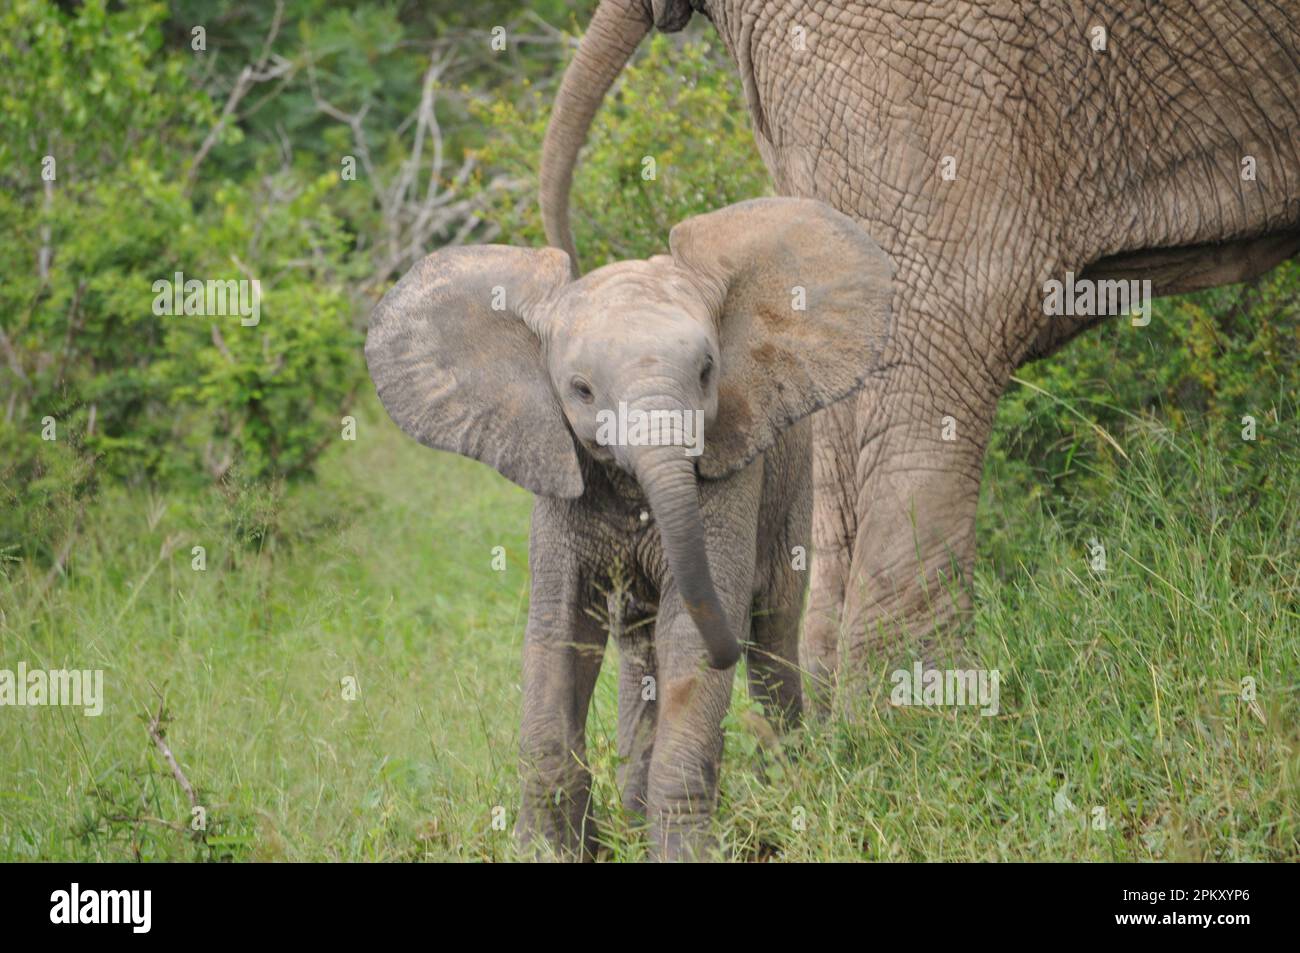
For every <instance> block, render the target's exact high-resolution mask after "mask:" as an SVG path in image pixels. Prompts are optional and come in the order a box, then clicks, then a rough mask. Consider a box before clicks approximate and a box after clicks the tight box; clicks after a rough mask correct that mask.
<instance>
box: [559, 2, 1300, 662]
mask: <svg viewBox="0 0 1300 953" xmlns="http://www.w3.org/2000/svg"><path fill="white" fill-rule="evenodd" d="M692 12H702V13H704V14H705V15H707V16H708V17H709V19H711V20H712V22H713V24H714V26H715V27H716V29H717V32H718V35H719V36H720V37H721V38H722V41H723V42H724V43H725V45H726V47H727V49H728V50H729V51H730V54H731V57H732V59H733V60H734V61H735V63H736V65H737V67H738V69H739V71H740V76H741V79H742V81H743V84H744V88H745V93H746V96H747V99H748V103H749V108H750V113H751V118H752V120H753V125H754V129H755V136H756V140H757V143H758V148H759V151H760V153H761V154H762V157H763V160H764V162H765V163H766V164H767V167H768V169H769V171H770V172H771V174H772V177H773V179H774V181H775V184H776V187H777V190H778V191H779V192H780V193H782V194H786V195H798V196H810V197H815V198H819V199H821V200H823V201H825V202H827V203H829V204H831V205H833V206H834V207H836V208H838V209H839V210H841V211H843V212H845V213H847V214H849V215H851V216H853V217H854V218H855V219H856V220H858V221H859V222H861V223H862V224H863V226H864V227H865V228H866V229H867V230H868V231H869V232H870V233H871V234H872V236H873V237H875V238H876V239H877V240H878V241H879V242H880V244H881V246H882V247H883V248H884V249H885V251H886V252H888V253H889V255H890V256H891V257H892V258H893V259H894V261H895V262H896V263H897V265H898V269H899V270H898V276H897V278H898V280H897V284H896V286H895V287H896V296H895V298H894V302H893V305H894V314H895V321H896V326H895V332H894V333H893V335H892V336H891V338H890V343H889V348H888V350H887V353H886V354H885V355H884V358H883V360H882V362H881V364H880V367H879V368H878V373H876V374H874V375H873V377H872V379H871V380H870V381H869V382H868V384H867V386H866V387H865V388H864V389H863V390H862V391H861V393H860V394H859V396H858V397H856V398H855V399H854V400H850V401H845V402H843V403H842V404H840V405H838V406H836V407H833V408H831V409H829V410H827V411H826V412H824V413H821V414H818V415H817V416H816V417H815V418H814V420H813V432H814V454H815V456H814V471H815V496H816V500H815V513H814V518H813V542H814V548H815V559H814V562H813V570H812V594H811V598H810V603H809V618H808V620H807V621H806V623H805V636H804V645H803V648H802V653H803V662H804V664H805V665H806V666H807V668H808V669H809V670H810V671H811V672H812V673H813V674H814V675H815V676H830V675H831V674H832V673H834V672H835V671H836V669H837V667H838V669H839V675H840V681H841V682H844V681H845V680H846V679H847V677H848V676H850V675H852V674H856V673H861V672H864V671H865V670H866V667H867V665H868V662H869V660H870V659H871V658H872V657H875V656H878V655H879V654H880V653H881V652H882V651H898V650H899V649H900V647H901V648H902V650H903V651H906V652H907V653H908V654H911V653H914V652H916V651H918V650H919V651H921V652H929V651H931V649H932V648H933V642H934V641H935V640H936V639H937V638H938V636H939V635H941V634H942V633H944V632H945V631H947V632H951V631H953V630H954V627H953V625H952V623H953V622H954V621H956V620H957V619H958V618H960V617H961V615H962V614H963V610H965V609H966V608H967V607H968V606H969V595H968V590H967V588H966V585H965V581H966V580H968V577H969V573H970V569H971V563H972V559H973V555H974V548H975V541H974V528H975V508H976V501H977V499H978V497H979V485H980V476H981V470H982V464H983V456H984V449H985V445H986V442H987V440H988V436H989V431H990V428H991V425H992V421H993V416H994V410H995V408H996V405H997V401H998V398H999V396H1000V395H1001V394H1002V393H1003V391H1004V390H1005V388H1006V387H1007V385H1008V381H1009V378H1010V376H1011V374H1012V373H1013V372H1014V370H1015V368H1016V367H1017V366H1019V365H1020V364H1022V363H1024V362H1025V361H1027V360H1031V359H1034V358H1038V357H1042V356H1045V355H1047V354H1050V353H1051V352H1052V351H1053V350H1055V349H1056V348H1057V347H1059V346H1060V345H1061V344H1062V343H1063V342H1065V341H1067V340H1068V339H1070V338H1071V337H1073V336H1074V335H1075V334H1077V333H1078V332H1080V331H1081V330H1083V329H1084V328H1085V327H1087V326H1089V325H1091V324H1093V323H1095V321H1096V320H1098V319H1091V318H1063V317H1047V316H1045V315H1044V313H1043V307H1042V302H1043V286H1044V282H1045V281H1047V280H1048V279H1057V280H1063V279H1064V277H1065V273H1066V272H1067V271H1073V272H1074V273H1075V274H1076V275H1084V276H1086V277H1089V278H1098V279H1100V278H1113V277H1123V278H1148V279H1151V281H1152V282H1153V289H1154V292H1155V294H1157V295H1161V294H1175V293H1181V292H1185V291H1192V290H1197V289H1201V288H1208V287H1212V286H1215V285H1220V284H1227V283H1231V282H1235V281H1242V280H1246V279H1248V278H1251V277H1253V276H1256V275H1259V274H1261V273H1262V272H1264V271H1266V270H1267V269H1269V268H1271V267H1273V265H1275V264H1276V263H1277V262H1279V261H1281V260H1282V259H1284V258H1287V257H1290V256H1291V255H1293V254H1295V253H1296V250H1297V248H1298V247H1300V239H1298V238H1297V232H1298V229H1300V114H1298V112H1297V110H1300V32H1298V31H1300V17H1297V15H1296V13H1297V11H1296V10H1295V8H1294V5H1293V4H1287V3H1274V2H1263V0H1217V2H1211V0H1198V2H1186V3H1177V4H1150V3H1137V2H1119V3H1105V4H1103V3H1088V2H1071V0H1051V2H1046V0H1043V2H1010V0H1005V2H986V0H982V2H978V3H970V2H954V0H950V2H939V3H934V2H905V0H892V2H890V0H881V2H875V3H868V2H853V0H836V2H834V3H831V2H806V0H805V2H790V0H785V2H770V0H703V2H695V3H687V2H684V0H654V2H650V0H604V2H603V3H602V4H601V5H600V7H599V8H598V10H597V12H596V14H595V16H594V18H593V20H592V22H591V25H590V27H589V29H588V31H587V33H586V35H585V36H584V37H583V40H582V43H581V45H580V48H579V51H578V54H577V56H576V58H575V60H574V62H573V64H572V65H571V66H570V68H569V70H568V72H567V74H566V75H565V77H564V83H563V85H562V88H561V91H560V93H559V95H558V98H557V100H556V103H555V107H554V112H553V115H552V120H551V127H550V129H549V130H548V133H547V139H546V143H545V147H544V150H543V156H542V209H543V214H544V218H545V221H546V227H547V236H548V239H549V240H550V241H551V243H552V244H554V245H557V246H558V247H561V248H565V249H566V250H568V251H569V252H570V253H571V254H573V253H574V248H573V241H572V236H571V232H570V228H569V219H568V214H569V213H568V204H569V189H570V182H571V178H572V174H573V168H574V163H575V161H576V157H577V152H578V148H579V147H580V145H581V143H582V141H583V139H584V137H585V135H586V132H587V128H588V126H589V124H590V122H591V120H592V118H593V116H594V114H595V112H596V109H597V107H598V105H599V103H600V100H601V98H602V96H603V95H604V93H605V91H606V90H607V89H608V87H609V85H610V84H611V82H612V81H613V80H614V79H615V77H616V76H617V75H618V73H619V71H620V70H621V69H622V67H623V65H624V64H625V63H626V61H627V59H628V58H629V57H630V56H631V54H632V52H633V51H634V50H635V48H636V46H637V44H638V42H639V41H640V39H641V38H642V37H643V36H644V35H645V34H646V32H647V31H648V30H649V29H650V28H651V26H652V24H653V25H655V26H657V27H658V28H659V29H663V30H675V29H680V28H681V27H682V26H684V25H685V23H686V21H687V20H688V19H689V18H690V16H691V14H692ZM1095 26H1104V27H1106V28H1107V30H1108V34H1109V35H1108V42H1107V50H1106V51H1105V52H1099V51H1096V50H1094V49H1093V48H1092V44H1091V40H1092V37H1093V34H1092V32H1091V30H1092V28H1093V27H1095ZM796 27H798V28H802V39H803V46H804V48H803V49H802V50H800V49H798V48H796V39H797V38H798V37H797V35H796ZM946 156H951V157H952V158H953V159H954V160H955V163H956V166H955V171H956V178H955V180H953V181H945V180H944V179H943V177H942V176H941V174H940V172H941V168H942V163H943V161H944V157H946ZM1246 156H1253V157H1254V160H1255V164H1256V168H1257V179H1256V181H1243V179H1242V176H1241V170H1242V162H1243V158H1244V157H1246ZM574 258H575V261H576V255H575V256H574ZM1133 333H1135V334H1138V333H1142V332H1141V330H1140V329H1139V328H1134V329H1133ZM948 415H951V416H952V417H953V418H954V419H955V421H956V437H957V439H956V440H955V441H951V442H947V441H944V440H943V439H942V424H941V421H942V419H943V418H944V417H945V416H948ZM954 582H955V584H954ZM828 680H829V679H828Z"/></svg>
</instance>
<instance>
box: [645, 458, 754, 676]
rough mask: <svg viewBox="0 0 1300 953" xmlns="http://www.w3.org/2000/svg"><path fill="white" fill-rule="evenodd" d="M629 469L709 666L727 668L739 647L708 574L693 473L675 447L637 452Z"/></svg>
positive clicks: (707, 560) (688, 462) (735, 656)
mask: <svg viewBox="0 0 1300 953" xmlns="http://www.w3.org/2000/svg"><path fill="white" fill-rule="evenodd" d="M633 469H634V471H635V472H636V477H637V480H638V481H639V482H640V484H641V488H642V489H643V490H644V491H645V494H646V498H647V499H648V500H649V501H650V509H651V510H653V511H654V517H655V523H656V524H657V525H658V527H659V536H660V538H661V539H662V540H663V546H664V555H665V556H666V557H667V559H668V568H669V570H670V571H671V572H672V575H673V581H674V582H675V583H676V585H677V591H678V593H680V594H681V597H682V602H683V604H684V605H685V606H686V611H687V612H689V613H690V616H691V619H692V621H694V623H695V627H696V628H697V629H699V632H700V637H701V638H702V639H703V640H704V649H705V651H706V652H707V653H708V657H709V665H710V666H711V667H713V668H715V669H728V668H731V667H732V666H733V665H735V664H736V662H737V661H738V660H739V659H740V643H739V642H738V641H737V639H736V635H735V632H734V630H733V629H732V628H731V626H730V625H729V624H728V622H727V616H726V613H725V612H724V611H723V609H722V603H721V602H720V601H719V599H718V592H717V589H716V588H715V587H714V585H713V575H712V573H711V572H710V571H709V558H708V552H707V550H706V549H705V545H704V524H703V521H702V520H701V518H700V501H699V489H698V487H697V486H696V482H695V468H694V467H693V466H692V465H691V461H690V458H689V457H687V456H686V455H685V454H684V453H683V452H682V448H681V447H675V446H667V447H643V448H639V452H638V453H637V454H636V455H635V456H634V457H633Z"/></svg>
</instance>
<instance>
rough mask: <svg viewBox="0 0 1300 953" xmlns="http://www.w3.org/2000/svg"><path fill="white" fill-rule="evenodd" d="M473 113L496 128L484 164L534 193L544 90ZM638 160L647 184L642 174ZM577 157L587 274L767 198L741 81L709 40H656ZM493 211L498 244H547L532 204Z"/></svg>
mask: <svg viewBox="0 0 1300 953" xmlns="http://www.w3.org/2000/svg"><path fill="white" fill-rule="evenodd" d="M471 111H472V114H473V115H474V116H475V117H477V118H478V119H480V120H481V121H482V122H483V123H485V124H486V125H487V126H488V127H489V128H490V129H491V130H492V132H491V135H490V136H489V139H488V141H487V143H486V144H485V145H484V146H483V147H482V149H481V150H480V151H479V153H478V155H479V158H480V159H481V160H482V161H483V164H484V166H486V167H487V168H490V169H500V170H503V171H504V172H505V173H506V174H508V175H510V176H513V177H517V178H519V179H522V180H524V181H525V182H528V183H529V186H530V193H531V194H532V195H536V182H537V163H538V157H539V156H540V155H541V143H542V137H543V135H544V134H545V131H546V122H547V120H548V118H549V116H550V99H549V95H547V94H544V93H542V92H540V91H536V90H534V91H532V92H530V93H529V94H528V95H526V96H522V97H519V98H518V101H515V100H509V99H496V100H489V101H476V102H475V103H474V105H473V107H472V110H471ZM646 159H652V160H653V161H654V165H655V168H654V178H653V179H647V178H646V177H644V176H645V174H646V171H647V169H648V165H647V163H646V162H645V160H646ZM580 162H581V167H580V169H579V171H578V174H577V175H576V176H575V181H574V194H573V223H574V237H575V241H576V242H577V247H578V251H579V254H580V255H581V256H582V258H583V262H582V264H583V268H584V270H589V269H591V268H595V267H598V266H599V265H602V264H607V263H609V262H611V261H618V260H621V259H626V258H646V257H649V256H650V255H655V254H663V253H664V252H666V251H667V249H668V232H669V231H670V230H671V229H672V227H673V226H674V225H676V224H677V223H678V222H680V221H681V220H682V219H684V218H689V217H691V216H692V215H699V214H702V213H704V212H710V211H713V210H714V209H717V208H721V207H722V206H725V205H730V204H731V203H733V202H739V201H742V200H744V199H748V198H754V197H756V196H759V195H764V194H767V193H769V192H770V185H769V183H768V179H767V173H766V172H765V170H764V169H763V165H762V162H761V161H760V159H759V157H758V152H757V150H756V149H755V146H754V141H753V137H752V134H751V133H750V128H749V121H748V112H747V110H746V107H745V100H744V96H743V95H742V93H741V91H740V86H739V80H738V79H737V78H736V76H735V71H734V70H733V69H731V68H730V67H729V66H728V64H727V63H726V62H725V60H724V59H723V58H722V57H721V56H720V55H719V53H718V51H717V49H716V46H715V45H713V44H711V43H710V42H708V41H707V40H698V39H696V40H690V41H687V42H685V43H684V44H682V45H675V44H674V43H673V42H672V41H671V40H670V38H669V37H667V36H665V35H663V34H655V35H654V38H653V39H652V40H651V42H650V43H649V48H648V50H647V52H646V54H645V55H644V56H643V57H641V58H640V59H638V60H637V61H636V62H634V63H633V64H632V65H630V66H629V67H628V68H627V69H626V70H625V71H624V73H623V78H622V80H621V81H620V85H619V86H618V87H617V88H616V93H615V94H613V95H611V96H610V97H609V98H608V99H607V101H606V103H605V105H604V106H603V107H602V109H601V112H600V118H599V121H598V122H597V123H596V124H595V125H594V126H593V128H592V132H591V135H590V137H589V139H588V145H587V148H586V149H585V151H584V153H583V156H582V158H581V160H580ZM490 209H491V211H490V212H489V217H490V219H491V220H492V222H493V223H494V224H496V225H497V226H499V227H500V229H501V238H500V239H498V240H500V241H503V242H506V243H508V244H518V245H544V244H545V243H546V237H545V233H544V231H543V229H542V223H541V214H540V209H539V207H538V205H537V203H536V202H535V201H529V202H518V201H516V200H515V199H514V198H513V197H512V196H500V197H498V198H497V199H496V200H495V201H494V203H493V204H492V205H491V206H490Z"/></svg>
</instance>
